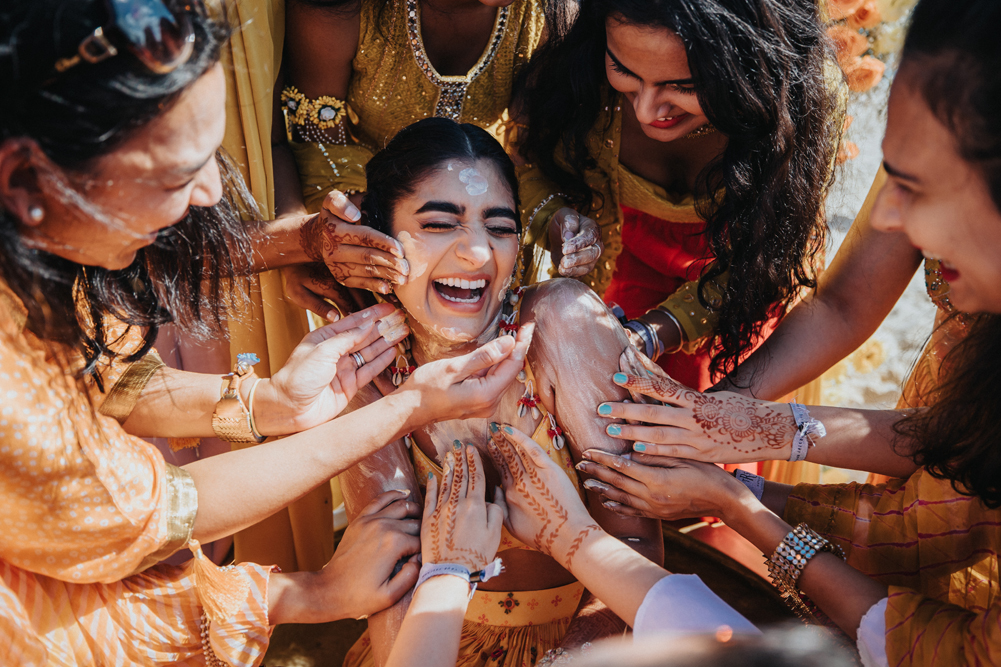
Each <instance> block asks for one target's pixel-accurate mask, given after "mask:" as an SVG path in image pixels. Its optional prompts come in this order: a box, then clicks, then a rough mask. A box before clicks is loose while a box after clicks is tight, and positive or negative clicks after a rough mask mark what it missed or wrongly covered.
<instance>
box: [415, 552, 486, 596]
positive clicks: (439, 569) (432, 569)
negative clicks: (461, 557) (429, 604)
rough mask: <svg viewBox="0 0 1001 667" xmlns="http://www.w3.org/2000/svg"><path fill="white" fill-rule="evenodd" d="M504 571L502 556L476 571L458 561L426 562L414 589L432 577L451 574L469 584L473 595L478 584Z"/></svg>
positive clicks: (470, 593)
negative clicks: (471, 570)
mask: <svg viewBox="0 0 1001 667" xmlns="http://www.w3.org/2000/svg"><path fill="white" fill-rule="evenodd" d="M503 571H504V564H503V563H502V562H501V559H500V558H495V559H494V561H493V562H492V563H488V564H487V566H486V567H484V568H483V569H482V570H477V571H476V572H470V571H469V568H467V567H466V566H465V565H459V564H458V563H424V565H422V566H421V574H420V576H419V577H418V578H417V585H416V586H414V590H417V589H418V588H420V586H421V584H423V583H424V582H425V581H427V580H428V579H430V578H432V577H440V576H443V575H451V576H453V577H459V578H460V579H462V580H463V581H465V582H466V583H467V584H469V597H472V596H473V593H475V592H476V584H478V583H479V582H481V581H488V580H490V579H493V578H494V577H496V576H497V575H498V574H500V573H501V572H503Z"/></svg>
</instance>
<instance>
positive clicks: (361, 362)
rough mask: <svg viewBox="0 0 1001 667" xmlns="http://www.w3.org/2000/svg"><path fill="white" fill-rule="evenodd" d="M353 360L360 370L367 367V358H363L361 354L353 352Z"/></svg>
mask: <svg viewBox="0 0 1001 667" xmlns="http://www.w3.org/2000/svg"><path fill="white" fill-rule="evenodd" d="M351 358H352V359H354V360H355V363H356V364H357V365H358V368H359V369H360V368H361V367H362V366H364V365H365V357H363V356H361V352H352V353H351Z"/></svg>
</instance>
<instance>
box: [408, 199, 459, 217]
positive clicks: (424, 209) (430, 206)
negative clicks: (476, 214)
mask: <svg viewBox="0 0 1001 667" xmlns="http://www.w3.org/2000/svg"><path fill="white" fill-rule="evenodd" d="M430 211H437V212H439V213H451V214H452V215H462V214H464V213H465V212H466V207H465V206H459V205H458V204H453V203H452V202H448V201H429V202H424V206H421V207H420V208H419V209H417V213H428V212H430Z"/></svg>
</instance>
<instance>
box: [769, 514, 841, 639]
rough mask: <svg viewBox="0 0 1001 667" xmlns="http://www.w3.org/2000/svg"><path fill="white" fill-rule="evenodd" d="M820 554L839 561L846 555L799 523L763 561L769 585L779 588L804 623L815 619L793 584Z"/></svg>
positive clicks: (839, 548)
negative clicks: (808, 564) (830, 556)
mask: <svg viewBox="0 0 1001 667" xmlns="http://www.w3.org/2000/svg"><path fill="white" fill-rule="evenodd" d="M822 551H826V552H828V553H832V554H834V555H835V556H837V557H838V558H840V559H841V560H844V559H845V552H844V551H843V550H842V549H841V547H840V546H838V545H836V544H832V543H831V542H829V541H827V540H825V539H824V538H823V537H821V536H820V535H819V534H818V533H817V532H816V531H814V530H812V529H811V528H810V527H809V526H807V525H806V524H805V523H801V524H799V525H798V526H796V527H795V528H793V529H792V530H791V531H790V532H789V534H788V535H786V536H785V537H784V538H782V541H781V542H780V543H779V545H778V546H777V547H776V548H775V552H774V553H772V556H771V558H769V559H767V560H766V561H765V563H766V564H767V565H768V576H769V577H771V579H772V583H773V584H775V587H776V588H778V589H779V593H780V594H781V595H782V597H783V598H784V599H785V601H786V603H787V604H788V605H789V607H790V608H791V609H792V610H793V611H794V612H796V615H797V616H799V617H800V618H801V619H803V620H804V621H810V620H813V618H814V616H813V613H812V612H811V611H810V608H809V607H808V606H807V605H806V603H805V602H803V598H802V597H801V596H800V594H799V589H798V588H797V586H796V584H797V582H798V581H799V576H800V575H801V574H802V573H803V568H805V567H806V564H807V563H809V562H810V559H811V558H813V557H814V556H816V555H817V554H818V553H820V552H822Z"/></svg>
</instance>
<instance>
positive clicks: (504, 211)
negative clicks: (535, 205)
mask: <svg viewBox="0 0 1001 667" xmlns="http://www.w3.org/2000/svg"><path fill="white" fill-rule="evenodd" d="M490 218H510V219H511V220H514V221H515V222H518V214H517V213H515V212H514V210H513V209H510V208H508V207H506V206H495V207H493V208H488V209H486V210H485V211H483V219H484V220H489V219H490Z"/></svg>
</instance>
